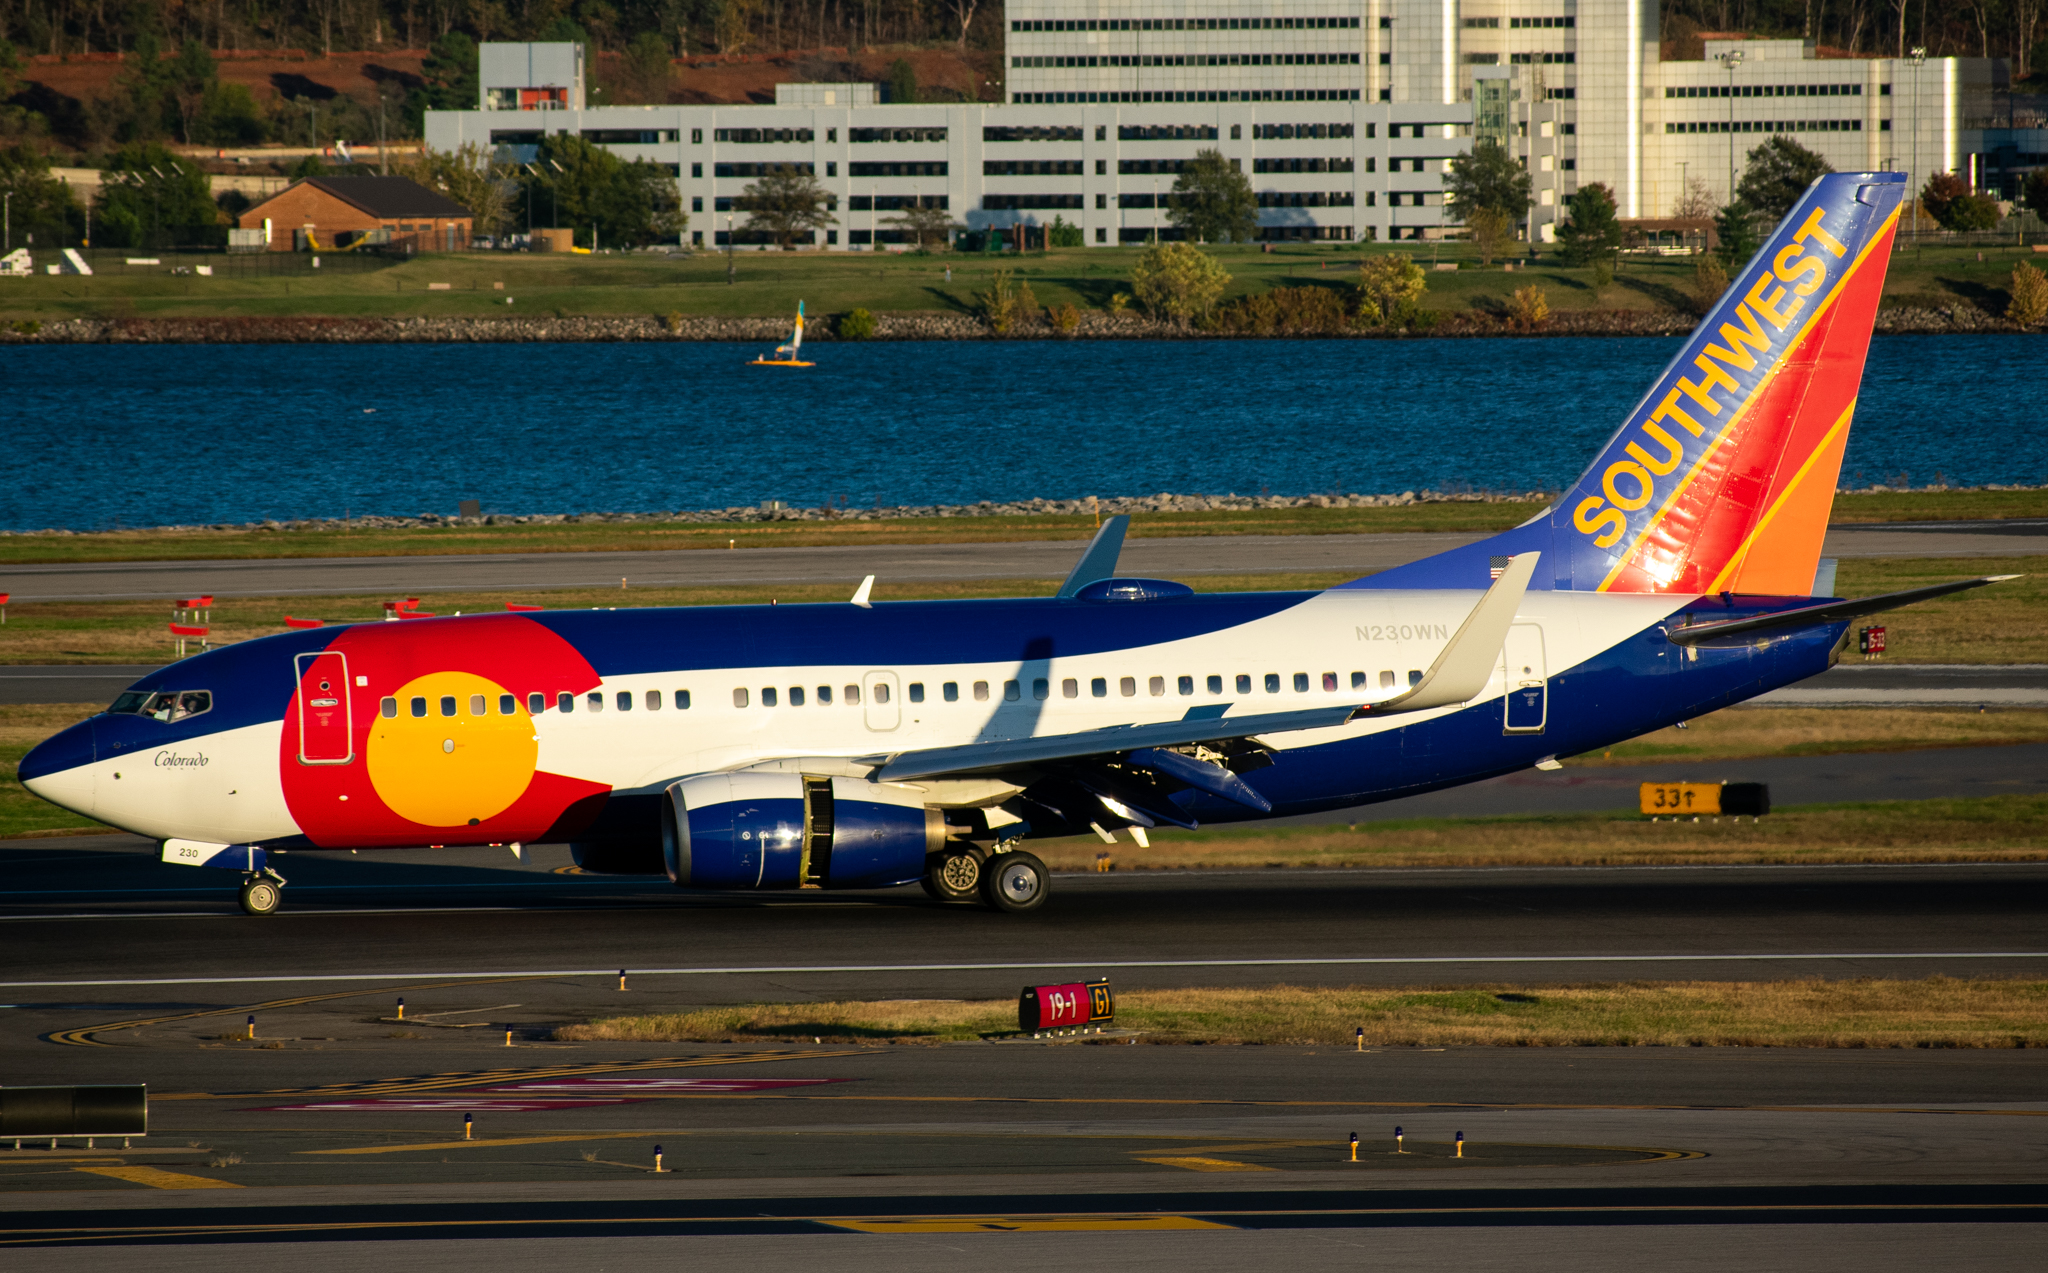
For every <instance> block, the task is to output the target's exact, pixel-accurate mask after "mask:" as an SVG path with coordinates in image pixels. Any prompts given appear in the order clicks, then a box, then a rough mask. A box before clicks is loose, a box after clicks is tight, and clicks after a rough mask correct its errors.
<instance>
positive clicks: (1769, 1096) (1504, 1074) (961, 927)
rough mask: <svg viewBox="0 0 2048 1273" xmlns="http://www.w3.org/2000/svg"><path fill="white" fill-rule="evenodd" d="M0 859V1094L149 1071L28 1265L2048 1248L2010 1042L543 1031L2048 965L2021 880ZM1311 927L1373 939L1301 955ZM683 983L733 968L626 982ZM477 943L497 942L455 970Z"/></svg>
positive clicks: (877, 1264) (1518, 1265)
mask: <svg viewBox="0 0 2048 1273" xmlns="http://www.w3.org/2000/svg"><path fill="white" fill-rule="evenodd" d="M4 860H5V862H6V864H7V866H8V867H9V871H8V873H7V876H6V880H7V884H8V890H7V891H6V892H5V894H4V895H0V969H5V970H6V973H5V974H4V975H5V978H6V980H7V981H8V982H9V983H11V984H8V985H6V986H5V987H0V1066H4V1067H5V1072H6V1074H7V1075H8V1081H9V1083H10V1084H35V1083H135V1082H143V1083H147V1084H148V1085H149V1088H150V1092H151V1122H150V1131H151V1134H150V1135H149V1136H148V1137H147V1138H144V1139H141V1140H136V1141H133V1142H131V1143H130V1144H129V1145H128V1146H125V1147H117V1141H116V1140H113V1139H101V1140H99V1141H97V1142H96V1144H94V1145H93V1146H91V1147H88V1146H86V1145H85V1144H83V1143H82V1142H81V1141H79V1140H77V1139H72V1140H68V1141H66V1142H64V1143H63V1144H61V1145H59V1146H57V1147H55V1148H51V1147H50V1146H49V1143H48V1142H47V1141H42V1142H33V1143H29V1144H26V1145H25V1146H24V1148H23V1149H21V1150H18V1151H17V1150H13V1149H11V1148H8V1147H6V1146H5V1145H0V1249H11V1248H14V1247H21V1248H22V1249H23V1250H24V1252H31V1251H32V1252H33V1255H32V1256H31V1257H30V1258H33V1259H34V1260H35V1261H36V1262H37V1265H38V1267H45V1266H47V1267H54V1268H60V1269H70V1268H83V1267H85V1266H86V1263H87V1261H88V1260H90V1261H92V1262H94V1264H95V1265H97V1264H100V1263H103V1262H104V1260H105V1259H106V1258H107V1257H108V1256H109V1255H113V1256H115V1258H120V1255H121V1254H127V1253H128V1252H127V1251H123V1252H120V1253H115V1252H110V1251H107V1250H105V1249H104V1248H106V1247H109V1246H113V1247H123V1248H129V1249H131V1250H132V1249H133V1248H135V1247H139V1246H147V1247H148V1248H149V1252H148V1255H147V1257H146V1258H147V1260H148V1263H149V1267H151V1268H164V1269H176V1270H184V1269H195V1270H196V1269H200V1268H217V1267H219V1266H220V1265H221V1263H222V1262H223V1261H226V1262H232V1263H234V1264H237V1265H242V1266H249V1267H271V1266H276V1265H283V1264H286V1263H289V1264H291V1265H292V1266H293V1267H301V1268H306V1269H322V1270H324V1269H328V1268H335V1269H340V1268H357V1267H362V1265H364V1264H366V1263H370V1262H375V1263H376V1264H378V1265H379V1266H380V1267H391V1268H398V1269H409V1268H413V1267H419V1268H423V1269H424V1268H435V1269H448V1268H456V1269H469V1268H477V1267H482V1263H483V1261H484V1260H486V1259H489V1260H491V1261H492V1267H493V1269H494V1270H496V1269H502V1268H505V1267H529V1266H535V1267H537V1266H539V1265H540V1264H545V1263H549V1262H561V1263H566V1264H569V1265H572V1266H575V1267H614V1266H618V1265H622V1264H625V1263H627V1262H632V1263H634V1264H638V1263H644V1262H648V1261H654V1260H663V1259H666V1260H670V1261H673V1260H675V1259H677V1258H683V1259H689V1260H695V1261H698V1262H700V1263H701V1262H704V1261H711V1262H713V1263H714V1266H715V1265H716V1264H718V1263H720V1262H726V1263H739V1262H742V1261H744V1262H745V1263H746V1264H747V1265H748V1266H750V1267H757V1268H761V1269H776V1270H779V1269H796V1268H798V1267H799V1266H800V1265H801V1266H806V1267H816V1266H817V1265H819V1264H823V1263H829V1264H831V1265H833V1266H839V1267H848V1268H857V1269H867V1268H877V1269H880V1268H887V1269H890V1270H905V1269H911V1270H921V1269H926V1268H932V1269H936V1268H938V1267H940V1265H941V1264H944V1265H945V1266H946V1267H958V1266H959V1265H960V1264H961V1263H962V1262H963V1261H967V1262H972V1263H974V1264H976V1265H980V1266H986V1267H994V1268H1040V1267H1046V1268H1050V1267H1052V1266H1054V1265H1060V1266H1062V1267H1074V1266H1075V1265H1080V1266H1084V1267H1104V1266H1106V1265H1110V1264H1114V1265H1116V1266H1118V1267H1125V1266H1129V1267H1134V1268H1150V1267H1155V1266H1156V1267H1159V1268H1162V1269H1165V1268H1167V1267H1171V1268H1173V1269H1176V1270H1179V1269H1188V1268H1246V1267H1256V1268H1264V1267H1280V1266H1282V1265H1287V1264H1298V1263H1299V1262H1300V1261H1302V1260H1306V1259H1317V1260H1322V1261H1328V1260H1329V1259H1330V1258H1332V1256H1336V1257H1338V1258H1343V1259H1349V1260H1352V1261H1354V1262H1355V1261H1356V1260H1357V1259H1358V1258H1359V1257H1361V1256H1368V1257H1377V1259H1378V1260H1379V1262H1381V1263H1384V1262H1386V1261H1387V1260H1389V1259H1395V1258H1399V1259H1403V1260H1414V1261H1420V1260H1422V1259H1425V1258H1426V1259H1429V1260H1431V1261H1433V1262H1447V1261H1448V1262H1452V1263H1455V1264H1457V1266H1458V1267H1461V1268H1467V1267H1469V1268H1481V1269H1489V1268H1503V1269H1505V1268H1515V1269H1577V1268H1584V1267H1587V1266H1588V1264H1589V1263H1593V1264H1600V1263H1603V1262H1620V1261H1621V1260H1624V1259H1628V1260H1643V1259H1655V1260H1657V1261H1659V1263H1660V1266H1668V1267H1674V1268H1706V1267H1717V1268H1718V1267H1726V1265H1727V1263H1728V1262H1729V1261H1731V1260H1733V1259H1738V1258H1740V1259H1745V1260H1749V1261H1751V1262H1753V1263H1757V1264H1759V1265H1761V1266H1770V1265H1772V1264H1773V1263H1774V1262H1782V1261H1783V1260H1784V1259H1786V1258H1788V1256H1790V1255H1796V1256H1797V1258H1798V1260H1799V1262H1800V1264H1801V1266H1802V1267H1811V1268H1821V1269H1829V1268H1844V1269H1846V1268H1852V1267H1853V1268H1857V1269H1871V1268H1879V1269H1888V1268H1908V1267H1914V1268H1919V1267H1927V1266H1929V1265H1930V1264H1939V1263H1941V1262H1942V1261H1943V1260H1944V1259H1952V1258H1953V1255H1954V1253H1955V1252H1956V1251H1958V1250H1963V1249H1967V1250H1969V1251H1970V1252H1972V1254H1973V1256H1982V1257H1985V1258H1988V1259H1998V1260H2004V1261H2008V1262H2018V1261H2024V1260H2026V1259H2029V1258H2031V1254H2032V1253H2033V1252H2034V1251H2035V1250H2036V1249H2037V1247H2036V1246H2035V1245H2033V1244H2037V1243H2038V1241H2039V1239H2040V1238H2041V1237H2042V1236H2043V1235H2044V1234H2048V1195H2044V1193H2043V1192H2042V1190H2041V1188H2040V1184H2041V1181H2042V1178H2043V1175H2044V1170H2048V1166H2044V1164H2048V1101H2044V1100H2043V1099H2042V1096H2041V1093H2042V1092H2043V1091H2044V1090H2048V1055H2044V1054H2043V1053H2041V1052H2039V1051H2026V1050H1973V1051H1939V1050H1923V1049H1913V1050H1896V1051H1882V1050H1878V1051H1870V1050H1847V1049H1789V1048H1788V1049H1750V1048H1713V1047H1696V1048H1611V1047H1610V1048H1600V1047H1589V1048H1454V1049H1449V1050H1437V1049H1420V1048H1397V1049H1370V1050H1366V1051H1363V1052H1360V1051H1358V1050H1357V1049H1355V1048H1354V1047H1353V1046H1351V1045H1350V1044H1348V1043H1344V1044H1337V1045H1335V1046H1330V1045H1322V1046H1315V1045H1300V1046H1271V1047H1159V1046H1141V1045H1133V1044H1132V1042H1131V1041H1130V1040H1128V1039H1125V1038H1114V1039H1106V1040H1104V1041H1102V1042H1100V1043H1096V1044H1092V1045H1076V1044H1071V1043H1068V1044H1042V1043H1031V1042H1024V1043H1018V1044H1004V1043H989V1042H983V1043H967V1044H958V1045H947V1046H926V1047H919V1046H877V1045H873V1044H864V1043H860V1042H852V1043H848V1042H828V1043H822V1044H814V1043H811V1042H810V1041H808V1040H805V1041H802V1042H793V1041H789V1040H786V1039H761V1040H755V1041H747V1040H744V1039H742V1040H739V1041H736V1042H731V1043H723V1044H719V1043H713V1044H701V1043H694V1044H693V1043H624V1042H604V1043H575V1044H571V1043H561V1042H555V1041H553V1039H552V1037H551V1031H552V1030H553V1028H554V1027H555V1026H557V1025H559V1024H562V1023H565V1022H572V1021H580V1020H587V1019H590V1018H592V1017H596V1016H605V1015H618V1014H646V1013H660V1012H666V1011H675V1010H679V1009H686V1008H696V1007H704V1006H711V1005H716V1004H719V1003H730V1002H735V1001H750V1000H761V999H769V1000H783V1001H792V1002H806V1001H831V1000H835V999H842V998H849V997H862V998H883V999H918V998H923V999H959V998H973V999H980V998H1007V997H1009V996H1013V995H1014V994H1016V992H1017V989H1018V987H1019V986H1021V985H1025V984H1030V983H1032V982H1034V981H1041V980H1047V979H1050V978H1051V977H1052V976H1054V975H1058V976H1061V977H1065V976H1071V975H1079V974H1086V973H1099V972H1107V973H1109V975H1110V976H1111V977H1112V978H1113V980H1114V983H1115V984H1116V985H1117V986H1118V988H1119V989H1121V990H1126V991H1129V990H1135V989H1140V988H1145V987H1152V986H1171V985H1183V984H1224V985H1232V984H1235V985H1270V984H1274V983H1276V982H1285V983H1288V984H1296V985H1301V984H1338V985H1342V984H1425V985H1426V984H1444V983H1451V984H1457V983H1469V982H1474V981H1479V982H1501V981H1508V982H1515V983H1533V984H1534V985H1536V986H1537V987H1538V988H1539V990H1538V992H1539V993H1540V987H1541V985H1543V984H1546V983H1551V982H1563V981H1588V980H1592V981H1599V980H1611V979H1616V978H1623V977H1654V978H1687V977H1706V978H1716V979H1720V978H1738V979H1759V978H1776V977H1788V976H1789V977H1811V976H1822V977H1853V976H1864V975H1878V976H1907V975H1918V974H1921V973H1925V972H1929V971H1941V972H1948V973H1952V974H1954V975H1958V976H1964V975H1984V974H1994V975H1995V974H1999V973H2014V974H2018V975H2023V976H2029V977H2034V978H2039V977H2041V976H2042V975H2043V969H2044V968H2048V942H2043V941H2042V940H2041V934H2042V929H2041V926H2040V923H2039V915H2040V912H2041V905H2042V903H2043V901H2044V900H2048V865H2041V866H2018V867H1920V868H1899V867H1874V868H1833V869H1812V868H1781V869H1705V870H1701V869H1690V870H1689V869H1676V870H1640V869H1637V870H1567V871H1542V870H1536V871H1528V870H1522V871H1474V870H1454V871H1378V872H1278V871H1271V872H1242V873H1230V874H1226V873H1215V874H1211V875H1194V874H1172V875H1157V876H1139V877H1126V876H1107V877H1098V876H1078V877H1076V876H1062V877H1060V878H1059V879H1058V881H1057V883H1056V892H1055V897H1054V900H1053V903H1052V904H1051V905H1050V906H1049V907H1048V909H1047V910H1046V911H1044V912H1041V913H1039V914H1037V915H1034V916H1031V917H1028V918H1025V919H1022V920H1021V921H1020V920H1018V919H1015V918H1011V917H1003V916H998V915H995V914H993V913H990V912H986V911H982V910H979V909H976V908H971V907H945V906H939V905H936V904H932V903H929V902H927V901H925V900H924V899H923V898H922V896H921V895H920V894H917V893H915V892H914V891H903V890H898V891H895V892H893V893H889V894H866V895H860V894H851V895H826V896H814V897H803V896H790V895H783V896H779V897H767V898H716V897H708V896H693V895H685V894H679V893H678V892H677V891H675V890H674V889H672V888H671V887H670V886H669V885H668V884H667V883H666V882H665V881H651V882H640V881H636V880H632V879H619V878H598V877H579V876H574V875H562V874H557V873H555V871H556V870H558V869H559V868H560V867H561V866H562V865H563V864H564V863H565V861H566V855H565V854H562V853H561V852H560V851H559V850H546V849H544V850H541V851H539V852H538V853H537V854H536V855H535V858H534V860H532V861H530V862H528V863H525V864H521V863H518V862H516V861H514V860H513V858H512V856H511V855H510V854H509V853H484V852H482V851H442V852H439V853H425V854H419V855H406V856H405V857H403V858H401V857H400V856H399V855H365V856H360V857H352V856H351V855H348V854H338V853H330V854H319V853H316V854H294V855H291V857H290V858H289V859H287V860H286V862H285V865H284V869H285V872H286V874H287V875H289V876H290V877H291V879H292V884H291V886H290V888H289V889H288V890H287V895H288V897H289V899H290V900H289V902H288V903H287V909H286V910H285V911H283V912H281V913H280V914H278V915H276V916H273V917H270V918H267V919H261V920H256V919H249V918H247V917H244V916H241V915H239V914H238V913H234V912H233V911H232V909H231V908H232V902H231V893H230V886H231V885H232V884H233V882H234V879H235V877H234V876H233V875H232V874H228V873H222V875H223V877H224V878H221V879H209V878H205V877H206V876H208V875H210V874H211V873H209V872H203V871H200V870H196V869H189V868H177V867H169V866H162V865H160V864H158V863H156V862H155V861H154V860H153V858H151V857H150V856H148V855H147V854H137V853H135V852H133V851H132V847H131V846H130V845H129V844H123V843H122V842H120V841H119V840H117V839H113V838H101V839H97V840H58V841H42V842H32V843H28V844H20V845H17V846H13V847H11V848H9V849H8V850H7V851H6V853H5V855H4ZM1673 956H1676V958H1672V957H1673ZM1816 956H1818V958H1816ZM1889 956H1908V957H1907V958H1890V957H1889ZM1958 956H1959V957H1958ZM1260 959H1279V960H1285V961H1290V962H1288V963H1286V964H1261V963H1255V962H1252V961H1255V960H1260ZM1334 959H1380V960H1387V961H1390V962H1386V963H1374V964H1366V963H1346V964H1337V963H1327V962H1326V963H1314V962H1310V961H1314V960H1334ZM1174 960H1183V961H1191V962H1190V963H1189V964H1188V965H1187V966H1180V967H1166V966H1160V965H1162V964H1165V963H1168V962H1171V961H1174ZM1488 960H1491V961H1496V962H1483V961H1488ZM1573 960H1582V961H1586V962H1571V961H1573ZM1091 961H1092V962H1091ZM1292 961H1299V962H1292ZM1002 962H1011V963H1015V964H1018V965H1022V966H1019V967H1007V968H1004V967H989V966H987V965H990V964H996V963H1002ZM969 964H978V965H983V966H981V967H963V966H962V965H969ZM1111 964H1116V965H1120V966H1115V967H1111V966H1109V965H1111ZM878 965H889V966H880V967H878ZM620 967H624V968H626V969H628V973H627V982H626V988H625V989H624V990H621V989H620V988H619V984H618V980H617V973H616V969H618V968H620ZM693 967H694V968H699V969H702V968H711V967H723V968H747V969H752V971H738V972H725V973H702V972H699V973H689V972H684V971H671V972H667V973H663V972H657V971H652V970H654V969H671V970H684V969H689V968H693ZM578 969H581V970H583V971H582V972H580V973H578V972H574V971H573V970H578ZM771 969H772V971H771ZM522 970H523V971H525V972H526V973H527V974H528V975H523V976H522V975H519V974H520V973H521V972H522ZM543 970H553V971H543ZM477 972H496V973H498V974H499V975H497V976H490V977H480V976H474V975H469V976H465V975H451V974H462V973H477ZM257 979H262V980H257ZM53 980H54V981H70V982H73V983H74V984H70V985H34V986H30V985H23V984H21V983H22V982H23V981H42V982H48V981H53ZM80 981H86V982H96V983H98V984H91V985H80V984H75V983H77V982H80ZM167 983H171V984H167ZM400 997H403V998H404V1000H405V1019H404V1021H402V1022H401V1021H398V1020H396V1019H395V1017H396V1014H397V1011H398V1005H397V1002H396V1001H397V999H398V998H400ZM252 1017H253V1018H254V1021H255V1024H254V1032H255V1034H256V1035H257V1037H256V1038H255V1039H253V1040H252V1039H249V1038H248V1037H247V1035H248V1033H249V1031H250V1027H249V1026H248V1025H247V1024H246V1022H247V1020H248V1019H249V1018H252ZM506 1031H510V1032H511V1034H510V1038H509V1046H508V1040H507V1036H506V1033H505V1032H506ZM465 1116H467V1117H469V1118H471V1119H473V1120H474V1121H473V1124H471V1126H470V1127H469V1128H468V1130H467V1131H465V1127H464V1119H465ZM1396 1128H1399V1129H1401V1131H1402V1140H1401V1141H1400V1142H1399V1146H1398V1147H1399V1148H1401V1149H1403V1150H1405V1151H1406V1152H1405V1153H1399V1154H1397V1153H1396V1152H1395V1150H1396V1148H1397V1145H1396V1143H1395V1141H1394V1135H1395V1129H1396ZM1354 1133H1356V1134H1357V1135H1358V1136H1359V1139H1360V1142H1361V1143H1360V1149H1361V1152H1360V1155H1359V1161H1358V1162H1357V1163H1355V1164H1354V1163H1352V1162H1351V1161H1350V1150H1349V1144H1348V1140H1349V1137H1350V1136H1351V1135H1353V1134H1354ZM1460 1136H1462V1138H1463V1143H1464V1151H1463V1156H1462V1157H1459V1156H1457V1155H1458V1150H1457V1143H1458V1138H1459V1137H1460ZM657 1147H659V1151H660V1152H661V1154H662V1166H663V1168H664V1174H661V1175H656V1174H654V1172H653V1166H654V1162H655V1158H654V1155H655V1153H656V1152H657ZM513 1238H516V1239H519V1241H518V1243H517V1245H512V1244H510V1243H507V1242H505V1241H503V1239H513ZM493 1239H496V1240H493ZM1703 1252H1711V1253H1712V1258H1711V1259H1707V1258H1704V1257H1703V1254H1702V1253H1703ZM1451 1253H1455V1256H1456V1258H1455V1259H1452V1258H1451Z"/></svg>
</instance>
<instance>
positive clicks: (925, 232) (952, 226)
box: [748, 195, 965, 248]
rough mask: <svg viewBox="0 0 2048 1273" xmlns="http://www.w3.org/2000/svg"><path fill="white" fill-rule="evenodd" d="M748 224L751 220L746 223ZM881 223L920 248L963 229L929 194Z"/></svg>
mask: <svg viewBox="0 0 2048 1273" xmlns="http://www.w3.org/2000/svg"><path fill="white" fill-rule="evenodd" d="M748 224H749V225H751V224H752V222H749V223H748ZM882 224H884V225H893V226H896V227H897V228H898V229H901V230H903V231H904V232H905V233H907V234H909V235H910V241H911V242H912V243H915V244H917V246H918V247H920V248H931V247H940V248H942V247H945V246H946V244H947V242H948V241H949V240H950V239H951V238H952V236H953V232H954V231H955V230H959V229H964V228H965V227H963V226H961V225H960V224H959V223H958V222H957V221H955V220H953V214H952V213H950V212H948V211H946V210H945V209H944V208H942V207H940V206H939V197H938V196H937V195H933V196H931V199H930V202H926V201H925V200H924V199H922V198H921V199H919V200H918V202H917V203H916V204H914V205H912V206H911V207H908V208H904V209H902V210H901V211H899V212H898V213H897V214H896V215H895V216H893V217H889V218H886V219H885V220H884V221H883V222H882Z"/></svg>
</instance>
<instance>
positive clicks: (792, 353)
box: [747, 301, 817, 367]
mask: <svg viewBox="0 0 2048 1273" xmlns="http://www.w3.org/2000/svg"><path fill="white" fill-rule="evenodd" d="M803 348H804V303H803V302H802V301H798V302H797V303H796V330H795V331H794V332H792V333H791V334H790V337H789V343H788V344H787V345H777V346H776V347H775V356H774V357H772V358H756V359H754V361H752V362H750V363H748V364H747V365H748V366H749V367H815V366H817V364H816V363H812V362H805V361H804V360H803V358H802V357H801V355H802V353H803Z"/></svg>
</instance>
